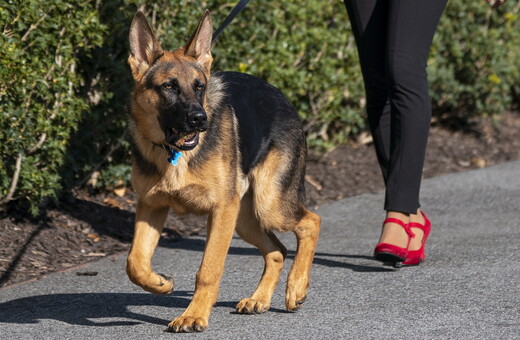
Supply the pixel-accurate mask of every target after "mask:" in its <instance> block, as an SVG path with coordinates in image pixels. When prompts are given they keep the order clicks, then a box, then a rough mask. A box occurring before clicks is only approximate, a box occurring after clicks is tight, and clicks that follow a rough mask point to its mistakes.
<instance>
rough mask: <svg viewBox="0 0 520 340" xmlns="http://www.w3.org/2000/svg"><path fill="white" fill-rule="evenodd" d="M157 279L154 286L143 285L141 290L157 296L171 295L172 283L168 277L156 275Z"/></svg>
mask: <svg viewBox="0 0 520 340" xmlns="http://www.w3.org/2000/svg"><path fill="white" fill-rule="evenodd" d="M157 276H158V277H159V283H155V284H154V285H146V286H145V285H143V286H142V287H143V289H144V290H146V291H148V292H150V293H152V294H158V295H165V294H171V293H172V292H173V286H174V281H173V279H172V278H171V277H170V276H166V275H164V274H157Z"/></svg>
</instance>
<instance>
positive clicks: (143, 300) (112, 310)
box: [0, 291, 191, 326]
mask: <svg viewBox="0 0 520 340" xmlns="http://www.w3.org/2000/svg"><path fill="white" fill-rule="evenodd" d="M190 299H191V292H187V291H178V292H174V293H173V294H172V295H171V296H169V298H164V297H161V296H157V295H153V294H144V293H143V294H125V293H84V294H50V295H40V296H32V297H26V298H21V299H17V300H12V301H8V302H5V303H2V304H0V323H2V322H3V323H38V322H39V320H41V319H52V320H58V321H63V322H66V323H68V324H73V325H82V326H124V325H136V324H140V323H152V324H157V325H165V326H166V325H167V324H168V322H169V321H170V320H167V319H160V318H156V317H153V316H149V315H143V314H139V313H135V312H132V311H130V310H129V308H128V307H130V306H160V307H172V308H186V307H187V306H188V304H189V301H190ZM106 318H117V319H126V320H117V321H106ZM96 319H101V320H103V321H101V320H100V321H96Z"/></svg>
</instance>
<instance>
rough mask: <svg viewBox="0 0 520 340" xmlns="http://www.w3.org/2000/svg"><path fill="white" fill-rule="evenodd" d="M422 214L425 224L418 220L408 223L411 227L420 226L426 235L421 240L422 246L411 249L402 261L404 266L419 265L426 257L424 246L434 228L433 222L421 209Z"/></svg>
mask: <svg viewBox="0 0 520 340" xmlns="http://www.w3.org/2000/svg"><path fill="white" fill-rule="evenodd" d="M421 214H422V215H423V217H424V225H423V224H420V223H416V222H412V223H410V224H408V226H409V227H410V228H419V229H421V230H422V231H423V232H424V236H423V239H422V242H421V248H419V249H417V250H409V251H408V256H406V260H405V261H404V262H403V263H401V265H402V266H408V267H409V266H417V265H419V264H421V262H422V261H424V259H425V258H426V253H425V252H424V246H425V245H426V239H427V238H428V236H429V235H430V230H431V228H432V224H431V223H430V220H429V219H428V217H426V214H425V213H424V212H422V211H421Z"/></svg>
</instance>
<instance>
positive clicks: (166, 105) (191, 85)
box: [128, 11, 213, 150]
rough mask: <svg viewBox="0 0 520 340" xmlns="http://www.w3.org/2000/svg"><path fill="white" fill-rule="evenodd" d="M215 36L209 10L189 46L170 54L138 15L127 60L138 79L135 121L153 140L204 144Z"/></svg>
mask: <svg viewBox="0 0 520 340" xmlns="http://www.w3.org/2000/svg"><path fill="white" fill-rule="evenodd" d="M212 31H213V28H212V23H211V17H210V14H209V11H206V12H205V13H204V15H203V16H202V19H201V21H200V24H199V26H198V28H197V30H196V31H195V33H194V34H193V36H192V38H191V39H190V40H189V41H188V42H187V43H186V45H185V46H184V47H181V48H179V49H177V50H175V51H173V52H168V51H164V50H163V49H162V48H161V45H160V44H159V41H158V40H157V38H156V36H155V34H154V32H153V30H152V28H151V26H150V24H149V23H148V21H147V20H146V17H145V16H144V14H143V13H142V12H141V11H138V12H137V13H136V15H135V17H134V20H133V21H132V25H131V27H130V52H131V54H130V57H129V58H128V63H129V65H130V68H131V70H132V75H133V77H134V80H135V88H134V93H133V106H134V107H133V119H134V120H135V123H136V127H137V129H138V130H139V132H140V133H141V134H142V135H144V137H145V138H147V139H149V140H150V141H152V142H154V143H156V144H162V145H168V146H169V147H173V148H176V149H179V150H191V149H193V148H195V147H196V146H197V145H198V143H199V133H201V132H204V131H206V129H207V128H208V115H207V113H206V111H205V109H204V106H205V105H204V104H205V93H206V86H207V84H208V81H209V77H210V68H211V62H212V61H213V58H212V56H211V40H212ZM136 106H137V107H136Z"/></svg>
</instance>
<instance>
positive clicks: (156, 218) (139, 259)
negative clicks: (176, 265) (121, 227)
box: [126, 200, 173, 294]
mask: <svg viewBox="0 0 520 340" xmlns="http://www.w3.org/2000/svg"><path fill="white" fill-rule="evenodd" d="M167 215H168V208H167V207H160V208H155V207H151V206H150V205H148V204H146V203H144V202H142V201H141V200H140V201H139V202H138V204H137V210H136V218H135V221H136V222H135V231H134V239H133V241H132V248H131V249H130V253H129V255H128V259H127V266H126V272H127V274H128V277H129V278H130V281H132V282H133V283H135V284H136V285H138V286H141V287H142V288H143V289H144V290H146V291H149V292H151V293H154V294H168V293H171V292H172V291H173V279H172V278H170V277H167V276H165V275H162V274H157V273H155V272H154V271H153V270H152V263H151V262H152V255H153V252H154V250H155V247H156V246H157V243H158V242H159V237H160V236H161V231H162V229H163V225H164V221H165V220H166V216H167Z"/></svg>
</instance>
